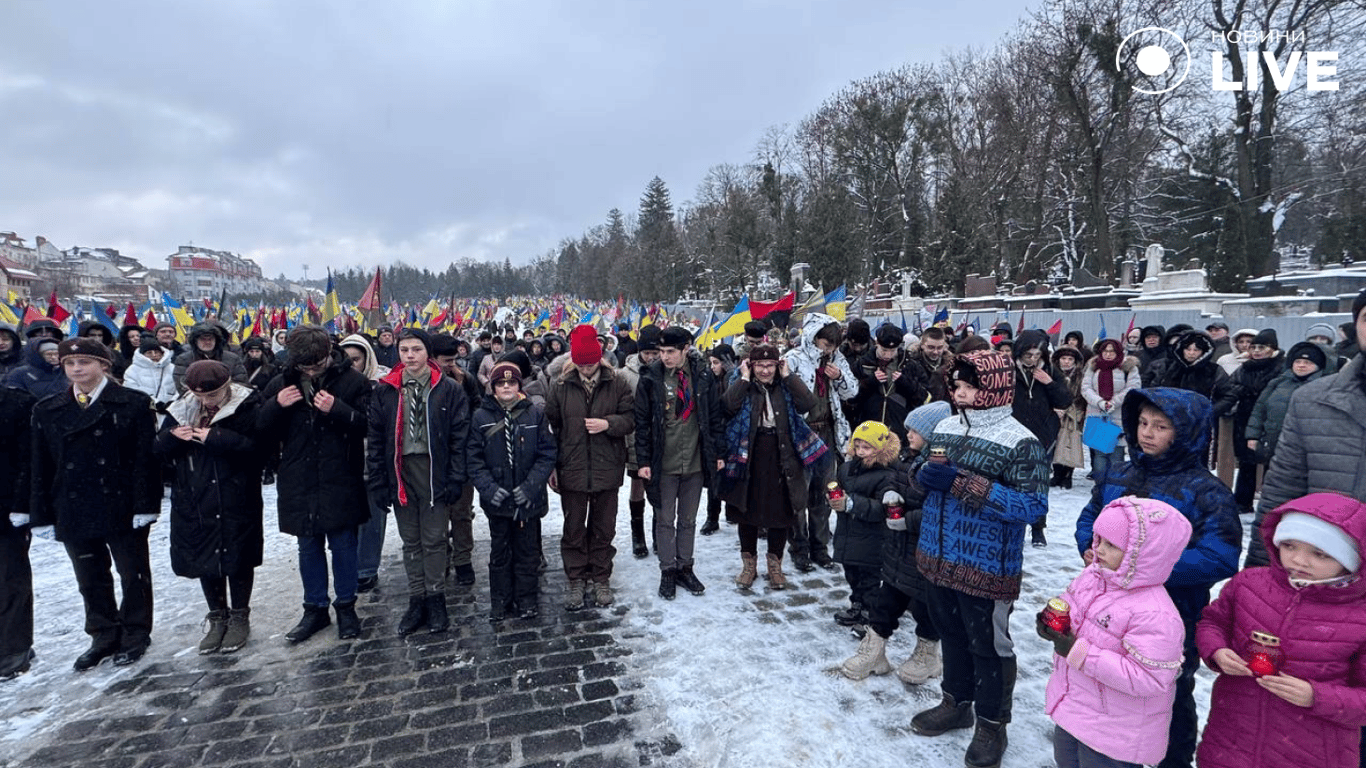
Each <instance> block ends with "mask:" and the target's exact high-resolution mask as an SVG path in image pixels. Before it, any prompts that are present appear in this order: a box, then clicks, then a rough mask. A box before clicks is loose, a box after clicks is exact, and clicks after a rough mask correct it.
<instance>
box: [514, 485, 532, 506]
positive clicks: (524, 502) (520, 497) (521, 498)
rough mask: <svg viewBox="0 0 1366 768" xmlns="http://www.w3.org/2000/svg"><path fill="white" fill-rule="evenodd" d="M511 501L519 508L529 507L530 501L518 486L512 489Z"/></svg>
mask: <svg viewBox="0 0 1366 768" xmlns="http://www.w3.org/2000/svg"><path fill="white" fill-rule="evenodd" d="M512 500H513V501H515V502H517V506H519V507H529V506H531V499H529V498H527V495H526V491H523V490H522V486H520V485H519V486H517V487H516V488H513V489H512Z"/></svg>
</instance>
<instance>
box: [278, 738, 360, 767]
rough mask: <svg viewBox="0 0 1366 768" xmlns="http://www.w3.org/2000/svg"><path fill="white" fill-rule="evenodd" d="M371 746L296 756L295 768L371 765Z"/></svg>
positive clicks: (348, 747) (348, 746)
mask: <svg viewBox="0 0 1366 768" xmlns="http://www.w3.org/2000/svg"><path fill="white" fill-rule="evenodd" d="M369 755H370V745H369V744H348V745H346V746H344V747H335V748H333V749H326V750H322V751H319V752H311V753H307V754H302V755H294V766H295V768H338V766H351V765H357V766H359V765H370V762H369V759H368V758H369Z"/></svg>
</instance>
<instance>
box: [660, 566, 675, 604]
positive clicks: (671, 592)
mask: <svg viewBox="0 0 1366 768" xmlns="http://www.w3.org/2000/svg"><path fill="white" fill-rule="evenodd" d="M677 595H678V571H676V570H674V569H673V568H665V569H664V570H662V571H660V572H659V596H660V597H662V598H664V599H665V600H672V599H674V597H676V596H677Z"/></svg>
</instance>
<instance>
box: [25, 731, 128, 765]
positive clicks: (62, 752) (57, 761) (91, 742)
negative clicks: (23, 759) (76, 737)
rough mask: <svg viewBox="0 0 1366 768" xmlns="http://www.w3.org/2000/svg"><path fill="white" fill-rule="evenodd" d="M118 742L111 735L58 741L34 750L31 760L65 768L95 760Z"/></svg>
mask: <svg viewBox="0 0 1366 768" xmlns="http://www.w3.org/2000/svg"><path fill="white" fill-rule="evenodd" d="M116 743H118V739H116V738H109V737H104V738H98V739H88V740H85V741H76V742H65V743H58V744H54V745H51V746H47V747H43V748H42V749H39V750H38V751H37V752H34V753H33V755H32V756H31V757H30V758H29V762H30V763H32V764H33V765H56V766H63V768H65V766H70V765H76V764H78V763H84V762H88V761H90V760H94V759H96V758H98V757H100V756H101V755H103V754H104V753H105V751H106V750H108V749H109V748H110V747H112V746H114V744H116Z"/></svg>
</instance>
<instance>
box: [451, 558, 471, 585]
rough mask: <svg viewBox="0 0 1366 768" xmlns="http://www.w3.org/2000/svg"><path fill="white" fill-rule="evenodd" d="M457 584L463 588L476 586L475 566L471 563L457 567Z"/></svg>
mask: <svg viewBox="0 0 1366 768" xmlns="http://www.w3.org/2000/svg"><path fill="white" fill-rule="evenodd" d="M455 583H456V584H459V585H460V586H462V587H469V586H473V585H474V566H473V565H472V564H470V563H466V564H464V565H457V566H455Z"/></svg>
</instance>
